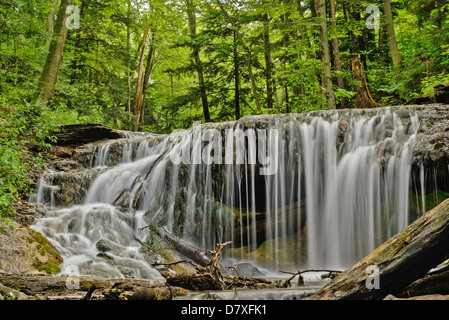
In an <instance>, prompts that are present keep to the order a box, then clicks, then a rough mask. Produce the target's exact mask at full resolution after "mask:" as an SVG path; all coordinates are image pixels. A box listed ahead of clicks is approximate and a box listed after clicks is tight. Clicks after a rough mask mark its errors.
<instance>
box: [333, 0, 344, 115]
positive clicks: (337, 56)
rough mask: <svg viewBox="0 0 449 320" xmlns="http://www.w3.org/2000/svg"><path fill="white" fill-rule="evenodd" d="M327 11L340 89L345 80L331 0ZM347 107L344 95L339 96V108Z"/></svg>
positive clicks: (342, 87)
mask: <svg viewBox="0 0 449 320" xmlns="http://www.w3.org/2000/svg"><path fill="white" fill-rule="evenodd" d="M329 13H330V18H331V21H332V25H331V26H332V33H333V34H334V37H333V39H332V50H333V54H334V64H335V70H337V84H338V87H339V88H340V89H342V90H344V89H345V82H344V80H343V75H342V73H343V68H342V65H341V60H340V48H339V45H338V38H337V20H336V14H335V4H334V1H333V0H329ZM346 107H347V101H346V98H345V97H342V98H341V102H340V108H341V109H345V108H346Z"/></svg>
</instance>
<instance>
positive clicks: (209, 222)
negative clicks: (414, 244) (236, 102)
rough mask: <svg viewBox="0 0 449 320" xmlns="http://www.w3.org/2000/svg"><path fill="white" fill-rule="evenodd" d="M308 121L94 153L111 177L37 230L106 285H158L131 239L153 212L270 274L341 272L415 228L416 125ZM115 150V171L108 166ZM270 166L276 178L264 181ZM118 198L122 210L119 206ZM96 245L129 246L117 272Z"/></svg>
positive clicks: (134, 140)
mask: <svg viewBox="0 0 449 320" xmlns="http://www.w3.org/2000/svg"><path fill="white" fill-rule="evenodd" d="M342 116H344V117H345V118H346V119H347V121H348V123H349V127H348V129H347V130H346V132H345V133H342V132H341V129H340V127H339V121H340V119H341V118H342ZM303 118H304V117H300V116H298V117H297V118H295V117H294V116H291V117H290V118H288V120H285V119H281V120H279V119H278V120H276V121H273V120H270V124H269V127H268V128H267V129H270V128H271V129H277V133H278V134H276V135H273V136H270V137H269V139H270V140H268V143H267V144H266V145H265V144H262V143H261V141H262V140H258V139H260V137H261V135H258V134H259V133H260V130H259V129H257V128H252V130H253V131H251V130H248V128H246V127H242V123H239V122H236V123H230V124H227V127H225V128H226V129H228V130H227V131H226V135H223V134H222V135H221V136H220V139H221V140H220V141H219V142H217V141H218V140H217V139H218V138H217V137H218V136H214V134H216V133H217V132H218V133H223V132H225V131H224V130H222V131H217V130H216V129H220V126H219V125H217V126H212V125H208V126H202V127H195V128H193V129H191V130H187V131H185V132H183V133H182V132H181V133H176V134H172V135H170V136H166V137H165V138H163V139H162V138H160V137H159V138H156V137H155V136H150V137H146V138H145V137H142V136H139V135H134V136H129V137H128V139H123V140H120V141H114V142H110V143H107V144H104V145H103V146H99V147H97V148H96V151H95V153H94V155H93V156H92V159H91V162H90V165H91V166H92V167H108V168H109V169H108V170H106V171H105V172H104V173H102V174H101V175H99V176H98V177H97V178H96V179H95V180H94V181H93V182H92V184H91V186H90V188H89V190H88V192H87V195H86V197H85V199H84V203H82V204H79V205H76V206H74V207H70V208H64V209H57V210H53V211H51V212H50V213H49V214H48V215H47V216H46V217H44V218H42V219H39V220H38V221H37V222H36V224H35V226H34V228H35V229H37V230H39V231H41V232H42V233H44V235H46V236H47V237H48V238H49V239H50V240H51V241H52V243H54V244H55V246H56V247H57V249H58V250H60V252H61V253H62V255H63V257H64V260H65V262H64V265H65V266H66V265H73V264H75V265H80V266H82V268H80V269H82V272H84V273H93V274H98V275H104V274H109V276H111V277H117V276H126V277H145V278H153V277H158V272H157V271H155V270H154V269H152V268H151V267H150V266H149V265H148V264H146V263H145V262H144V261H143V257H142V255H141V254H140V253H139V252H138V248H139V247H140V244H139V243H138V242H137V241H136V240H135V238H134V237H135V236H137V237H138V238H140V239H142V240H144V239H145V237H146V236H147V234H145V233H144V234H142V233H141V232H140V231H139V228H141V227H143V226H145V225H146V224H147V223H148V221H149V219H151V218H153V217H154V216H155V215H156V214H157V219H158V220H159V221H160V223H161V224H163V225H164V226H165V227H166V228H167V230H169V231H171V232H174V233H176V234H177V235H179V236H182V237H183V238H185V239H187V240H191V241H192V242H194V243H195V244H196V245H197V246H199V247H201V248H203V249H212V248H214V246H215V243H216V242H217V241H218V242H224V241H227V240H233V241H234V248H235V249H237V250H234V251H233V252H232V253H228V257H229V258H237V259H250V260H254V261H257V263H259V264H262V265H264V266H267V267H272V268H278V267H284V266H285V267H290V268H295V267H296V268H346V267H348V266H350V265H351V264H353V263H354V262H356V261H357V260H358V259H360V258H362V257H363V256H364V255H366V254H367V253H369V252H370V251H371V250H373V249H374V248H375V247H376V246H378V245H379V244H381V243H382V242H384V241H385V240H386V239H388V238H389V237H391V236H392V235H393V234H395V233H397V232H398V231H400V230H402V229H403V228H405V227H406V226H407V225H408V224H409V223H410V222H411V221H410V220H409V219H410V218H409V212H408V211H409V210H408V201H409V183H410V170H411V154H410V151H409V150H410V149H409V148H410V145H411V144H412V143H413V141H414V138H415V134H416V130H417V129H418V125H419V120H418V118H417V116H415V115H413V114H411V115H410V117H409V118H408V119H405V120H404V119H400V117H399V116H397V115H396V113H394V112H393V111H392V110H390V109H382V110H379V111H378V113H377V115H374V116H370V117H367V116H365V115H364V114H363V112H356V111H346V112H345V113H344V114H337V113H326V114H323V115H322V116H319V115H317V116H314V117H305V118H304V119H303ZM273 119H276V118H273ZM403 122H405V124H404V123H403ZM209 129H214V130H215V131H214V130H209ZM229 129H232V130H229ZM239 129H241V131H239ZM242 132H243V133H245V134H246V135H242ZM201 137H202V139H201ZM245 141H246V143H245ZM215 143H217V144H215ZM112 144H118V145H119V147H116V148H115V150H116V151H113V149H114V148H112V147H111V146H112ZM220 146H223V149H222V148H221V147H220ZM239 148H241V149H239ZM236 150H240V151H241V150H244V152H243V153H241V154H239V153H238V151H236ZM113 152H116V153H117V152H118V153H119V154H118V156H117V154H116V155H115V156H116V157H115V158H118V159H119V160H118V162H119V164H118V165H113V166H111V163H112V162H113V161H111V159H112V158H111V156H112V155H113ZM255 159H257V160H258V161H254V160H255ZM220 160H221V161H220ZM176 161H177V162H178V163H179V162H181V164H180V165H174V164H173V162H175V163H176ZM220 162H221V163H220ZM269 166H272V167H271V169H273V168H276V170H275V174H267V175H262V174H261V173H262V172H264V171H261V170H263V169H266V168H268V167H269ZM269 171H270V170H267V171H265V172H269ZM47 184H48V182H47ZM42 185H44V183H43V184H42ZM47 187H48V186H47ZM141 188H142V190H141ZM124 189H127V192H125V193H123V192H122V191H123V190H124ZM121 193H123V197H122V198H121V199H120V201H119V203H120V204H121V205H120V206H118V207H114V206H112V205H111V204H112V203H113V201H114V200H116V199H117V197H118V196H119V195H120V194H121ZM43 194H44V193H43V192H42V190H40V189H39V190H37V199H34V200H37V202H43V201H44V196H43ZM136 198H137V199H138V201H137V202H136V203H137V208H134V206H133V204H134V202H135V199H136ZM122 200H124V201H122ZM117 203H118V202H116V203H114V204H117ZM232 208H234V209H232ZM261 217H262V218H261ZM74 219H75V220H76V223H75V222H73V221H74ZM260 219H263V221H262V223H261V222H260ZM258 220H259V221H258ZM74 224H75V225H76V227H74ZM260 226H265V227H264V228H265V231H264V232H262V233H261V232H260V231H259V229H260ZM100 239H108V240H110V241H112V242H114V243H116V244H119V245H120V246H123V247H125V248H127V249H126V250H125V251H123V252H122V253H121V254H120V256H114V258H115V259H116V260H117V261H120V262H117V263H116V265H115V266H111V265H110V264H108V263H106V262H105V260H104V259H103V258H102V257H97V254H98V252H99V251H98V249H97V248H96V243H97V242H98V240H100ZM239 243H243V244H244V245H245V246H246V248H245V249H244V250H239V249H238V247H240V245H238V244H239ZM257 249H258V250H257ZM131 261H133V262H132V263H131ZM126 263H128V264H129V267H124V265H126ZM117 265H118V266H117ZM133 270H134V271H133Z"/></svg>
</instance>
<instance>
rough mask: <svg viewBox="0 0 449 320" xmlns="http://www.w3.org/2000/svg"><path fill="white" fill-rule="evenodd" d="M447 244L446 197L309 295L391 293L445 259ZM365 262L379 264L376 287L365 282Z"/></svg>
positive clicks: (375, 295)
mask: <svg viewBox="0 0 449 320" xmlns="http://www.w3.org/2000/svg"><path fill="white" fill-rule="evenodd" d="M448 247H449V199H447V200H445V201H443V202H442V203H441V204H440V205H438V206H437V207H435V208H434V209H432V210H430V211H428V212H427V213H426V214H425V215H423V216H422V217H421V218H419V219H418V220H416V221H415V222H414V223H412V224H411V225H409V226H408V227H407V228H406V229H404V230H403V231H402V232H400V233H398V234H397V235H395V236H394V237H392V238H391V239H390V240H388V241H387V242H385V243H384V244H382V245H381V246H379V247H378V248H377V249H375V250H374V251H373V252H371V253H370V254H369V255H367V256H366V257H365V258H364V259H362V260H361V261H359V262H358V263H356V264H355V265H354V266H352V267H351V268H350V269H348V270H347V271H345V272H344V273H342V274H340V275H339V276H338V277H336V278H335V279H334V280H333V281H331V282H330V283H329V284H328V285H327V286H325V287H324V288H323V289H321V290H320V291H318V292H317V293H316V294H315V295H314V296H313V299H316V300H320V299H325V300H327V299H341V300H349V299H353V300H377V299H383V298H384V297H386V296H387V295H388V294H393V295H395V294H397V293H400V292H401V291H402V290H403V289H404V288H406V287H407V286H408V285H409V284H410V283H412V282H413V281H415V280H417V279H419V278H421V277H423V276H424V275H425V274H426V273H427V272H428V271H429V270H430V269H431V268H434V267H436V266H437V265H439V264H440V263H441V262H443V261H444V260H446V259H447V258H448V257H449V251H448V249H447V248H448ZM369 266H377V268H379V273H378V276H379V277H378V279H379V282H378V283H379V286H378V289H376V288H373V289H369V286H367V283H368V282H369V281H370V279H368V277H370V276H371V274H369V273H368V271H367V267H369ZM367 280H368V282H367Z"/></svg>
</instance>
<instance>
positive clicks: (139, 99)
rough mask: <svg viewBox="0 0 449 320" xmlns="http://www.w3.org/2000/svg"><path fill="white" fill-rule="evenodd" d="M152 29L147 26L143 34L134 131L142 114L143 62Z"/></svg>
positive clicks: (135, 100) (135, 102)
mask: <svg viewBox="0 0 449 320" xmlns="http://www.w3.org/2000/svg"><path fill="white" fill-rule="evenodd" d="M149 30H150V27H149V26H148V27H146V28H145V31H144V34H143V40H142V52H141V54H140V61H139V69H138V71H137V84H136V95H135V99H134V117H135V120H134V121H135V123H134V131H137V127H138V124H139V121H140V115H141V107H142V98H143V97H142V92H143V62H144V58H145V49H146V46H147V38H148V32H149Z"/></svg>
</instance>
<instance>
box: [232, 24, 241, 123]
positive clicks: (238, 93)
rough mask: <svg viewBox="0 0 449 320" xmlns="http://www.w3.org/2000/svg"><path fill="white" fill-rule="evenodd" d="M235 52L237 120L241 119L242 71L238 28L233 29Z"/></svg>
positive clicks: (235, 104) (235, 106)
mask: <svg viewBox="0 0 449 320" xmlns="http://www.w3.org/2000/svg"><path fill="white" fill-rule="evenodd" d="M233 35H234V41H233V53H234V91H235V92H234V109H235V120H238V119H240V72H239V52H238V41H237V30H234V31H233Z"/></svg>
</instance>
